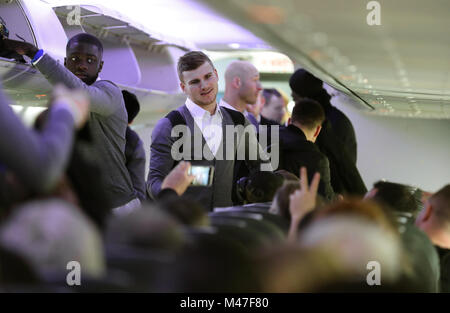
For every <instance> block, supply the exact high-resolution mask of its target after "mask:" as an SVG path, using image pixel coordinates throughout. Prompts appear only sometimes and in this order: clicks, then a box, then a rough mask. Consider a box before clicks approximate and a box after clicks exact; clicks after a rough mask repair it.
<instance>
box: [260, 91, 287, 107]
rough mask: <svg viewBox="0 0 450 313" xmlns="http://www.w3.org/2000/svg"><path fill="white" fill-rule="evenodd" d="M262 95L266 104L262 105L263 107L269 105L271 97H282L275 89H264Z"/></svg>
mask: <svg viewBox="0 0 450 313" xmlns="http://www.w3.org/2000/svg"><path fill="white" fill-rule="evenodd" d="M262 95H263V97H264V99H266V103H265V104H264V106H268V105H269V103H270V99H271V98H272V96H275V97H277V98H280V97H282V96H281V93H280V92H279V91H278V90H276V89H275V88H264V90H263V92H262Z"/></svg>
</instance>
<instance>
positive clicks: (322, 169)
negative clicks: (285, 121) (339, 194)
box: [279, 125, 334, 200]
mask: <svg viewBox="0 0 450 313" xmlns="http://www.w3.org/2000/svg"><path fill="white" fill-rule="evenodd" d="M302 166H305V167H306V169H307V170H308V180H309V181H311V180H312V178H313V176H314V173H315V172H319V173H320V183H319V190H318V193H319V194H320V195H321V196H323V197H324V198H325V199H327V200H332V199H333V198H334V191H333V188H332V187H331V178H330V164H329V162H328V159H327V157H326V156H325V155H324V154H323V153H321V152H320V150H319V148H318V147H317V146H316V145H315V144H314V143H312V142H310V141H308V140H306V136H305V134H304V133H303V131H302V130H301V129H300V128H298V127H296V126H294V125H289V126H288V127H285V128H282V129H280V167H279V168H280V169H284V170H286V171H288V172H291V173H293V174H295V175H297V176H299V173H300V168H301V167H302Z"/></svg>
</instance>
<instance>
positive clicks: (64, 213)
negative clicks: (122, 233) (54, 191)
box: [0, 199, 105, 281]
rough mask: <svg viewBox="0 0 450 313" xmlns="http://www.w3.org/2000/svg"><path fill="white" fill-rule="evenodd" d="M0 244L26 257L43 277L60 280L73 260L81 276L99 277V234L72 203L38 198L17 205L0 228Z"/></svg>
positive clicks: (101, 269)
mask: <svg viewBox="0 0 450 313" xmlns="http://www.w3.org/2000/svg"><path fill="white" fill-rule="evenodd" d="M0 241H1V244H2V245H3V246H4V247H6V248H7V249H9V250H11V251H13V252H15V253H17V254H18V255H21V256H23V257H24V258H25V259H26V260H28V261H29V262H30V263H31V265H32V266H33V267H34V269H35V270H36V272H38V273H39V274H40V275H41V276H42V277H43V278H44V279H45V278H46V277H49V278H51V279H57V280H61V279H62V280H64V281H65V278H66V275H67V273H68V271H67V268H66V267H67V264H68V263H69V262H71V261H76V262H78V263H79V264H80V266H81V271H82V273H83V275H86V276H88V277H92V278H98V277H101V276H102V275H103V274H104V272H105V260H104V255H103V245H102V240H101V236H100V233H99V232H98V230H97V228H96V227H95V226H94V225H93V223H92V222H91V221H90V220H89V219H88V218H87V217H85V216H84V215H83V214H82V213H81V211H80V210H79V209H77V208H75V207H74V206H72V205H70V204H68V203H66V202H64V201H61V200H58V199H48V200H38V201H33V202H29V203H27V204H25V205H23V206H21V207H18V208H17V209H16V211H15V212H14V213H13V214H12V216H11V217H10V219H9V220H8V221H7V222H6V223H5V224H4V225H3V227H2V228H1V230H0Z"/></svg>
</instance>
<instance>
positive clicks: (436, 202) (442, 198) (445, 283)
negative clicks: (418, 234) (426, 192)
mask: <svg viewBox="0 0 450 313" xmlns="http://www.w3.org/2000/svg"><path fill="white" fill-rule="evenodd" d="M416 225H417V227H419V228H420V229H421V230H422V231H424V232H425V233H426V234H427V235H428V237H429V238H430V240H431V241H432V242H433V244H434V245H435V246H436V248H437V250H438V253H439V258H440V263H441V281H440V282H441V284H440V285H441V286H440V287H441V291H442V292H450V270H449V268H450V185H446V186H444V187H443V188H441V189H440V190H438V191H437V192H436V193H435V194H433V195H432V196H431V197H429V198H428V200H426V202H425V204H424V207H423V209H422V211H420V213H419V215H418V216H417V219H416Z"/></svg>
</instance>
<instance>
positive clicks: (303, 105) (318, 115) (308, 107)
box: [291, 99, 325, 129]
mask: <svg viewBox="0 0 450 313" xmlns="http://www.w3.org/2000/svg"><path fill="white" fill-rule="evenodd" d="M291 119H292V122H297V123H300V124H301V125H303V126H305V127H307V128H309V129H313V128H315V127H316V126H318V125H321V124H322V123H323V122H324V121H325V112H324V110H323V108H322V106H321V105H320V104H319V102H317V101H315V100H311V99H301V100H298V101H297V102H296V103H295V106H294V109H293V110H292V115H291Z"/></svg>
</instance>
